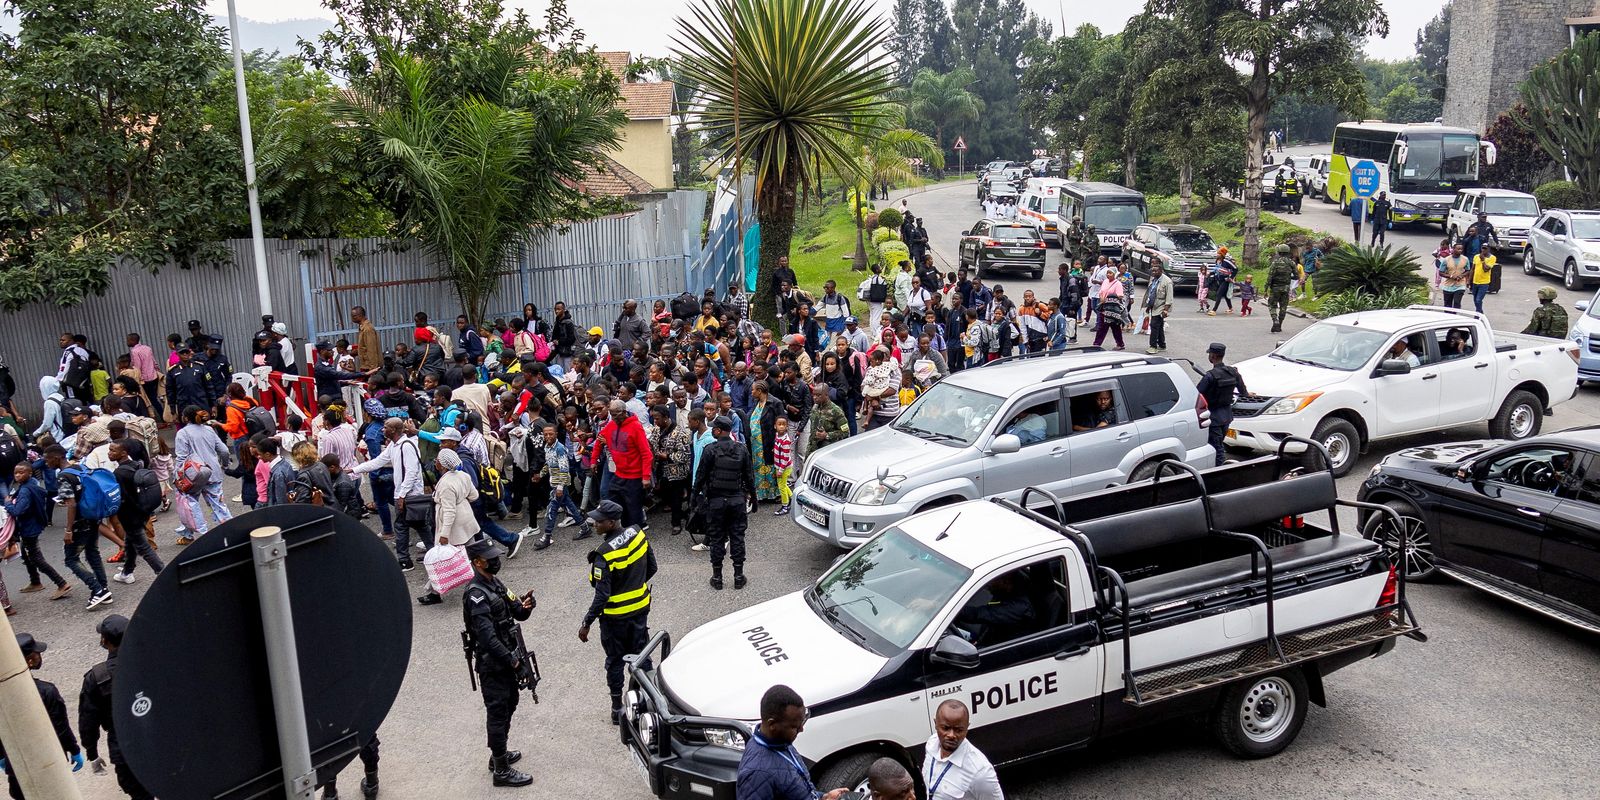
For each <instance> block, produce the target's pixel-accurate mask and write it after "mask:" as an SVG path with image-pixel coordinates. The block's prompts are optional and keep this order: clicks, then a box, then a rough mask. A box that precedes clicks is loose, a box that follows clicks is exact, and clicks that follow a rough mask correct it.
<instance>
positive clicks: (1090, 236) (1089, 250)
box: [1078, 225, 1100, 266]
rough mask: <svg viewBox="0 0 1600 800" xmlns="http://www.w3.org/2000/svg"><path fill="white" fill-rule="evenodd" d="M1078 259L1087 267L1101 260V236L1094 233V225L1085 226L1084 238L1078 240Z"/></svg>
mask: <svg viewBox="0 0 1600 800" xmlns="http://www.w3.org/2000/svg"><path fill="white" fill-rule="evenodd" d="M1078 258H1079V259H1080V260H1082V261H1083V263H1084V265H1085V266H1087V265H1089V264H1093V263H1095V262H1096V261H1099V260H1100V236H1099V234H1097V233H1095V232H1094V226H1093V225H1085V226H1083V236H1082V238H1080V239H1079V240H1078Z"/></svg>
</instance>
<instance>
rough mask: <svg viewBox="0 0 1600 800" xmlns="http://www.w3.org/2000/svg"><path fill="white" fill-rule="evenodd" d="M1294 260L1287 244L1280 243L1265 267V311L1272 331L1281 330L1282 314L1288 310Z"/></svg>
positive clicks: (1293, 273)
mask: <svg viewBox="0 0 1600 800" xmlns="http://www.w3.org/2000/svg"><path fill="white" fill-rule="evenodd" d="M1294 275H1295V270H1294V262H1293V261H1292V260H1290V258H1289V245H1286V244H1280V245H1278V249H1277V250H1276V251H1275V253H1274V254H1273V256H1272V263H1271V264H1270V265H1269V266H1268V267H1267V313H1268V314H1270V315H1271V316H1272V332H1273V333H1278V332H1280V331H1282V330H1283V316H1284V314H1285V313H1287V312H1288V310H1289V284H1290V283H1291V282H1292V281H1293V280H1294Z"/></svg>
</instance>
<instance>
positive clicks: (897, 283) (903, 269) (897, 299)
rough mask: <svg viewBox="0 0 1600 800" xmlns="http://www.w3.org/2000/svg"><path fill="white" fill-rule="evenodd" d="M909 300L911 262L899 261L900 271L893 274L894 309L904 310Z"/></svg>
mask: <svg viewBox="0 0 1600 800" xmlns="http://www.w3.org/2000/svg"><path fill="white" fill-rule="evenodd" d="M910 298H911V262H910V261H909V260H907V259H901V260H900V271H899V272H896V273H895V274H894V307H895V308H905V307H906V303H907V302H908V301H909V300H910Z"/></svg>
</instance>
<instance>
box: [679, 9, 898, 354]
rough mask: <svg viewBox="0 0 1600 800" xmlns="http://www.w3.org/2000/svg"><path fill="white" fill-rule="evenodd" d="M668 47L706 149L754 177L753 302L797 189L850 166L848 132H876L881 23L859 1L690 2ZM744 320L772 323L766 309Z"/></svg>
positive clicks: (882, 83)
mask: <svg viewBox="0 0 1600 800" xmlns="http://www.w3.org/2000/svg"><path fill="white" fill-rule="evenodd" d="M675 40H676V48H677V57H678V59H679V60H680V61H681V62H682V65H683V71H684V72H685V73H686V74H688V75H690V76H691V77H693V78H694V80H695V82H696V83H698V84H699V86H700V90H701V91H700V101H701V108H702V111H701V113H700V124H701V127H702V129H703V130H704V131H705V133H706V135H707V137H708V139H709V140H710V144H711V146H712V147H713V148H714V149H715V150H716V151H717V152H718V153H719V154H720V155H721V156H722V159H723V161H724V162H737V163H739V164H741V165H742V168H744V169H749V170H751V171H752V172H753V173H754V174H755V180H756V218H757V219H758V220H759V221H760V224H761V260H760V268H759V270H758V272H757V279H756V287H755V296H756V297H758V298H762V299H763V300H765V299H766V298H770V297H772V296H773V294H774V292H773V286H772V270H773V268H774V267H776V266H777V263H778V258H779V257H780V256H787V255H788V254H789V246H790V243H791V240H792V239H793V238H794V218H795V212H796V210H797V209H798V206H799V202H800V200H801V197H802V193H804V192H806V191H808V190H809V189H810V188H811V187H812V186H813V185H814V184H816V183H817V182H818V181H819V180H820V179H821V177H822V175H823V174H824V171H827V170H831V171H833V172H836V173H840V174H850V173H851V172H852V171H853V170H854V169H855V167H854V166H853V165H854V161H855V158H856V154H854V153H852V152H851V151H850V148H849V147H848V146H847V145H846V144H845V142H846V141H848V137H849V136H852V135H857V136H863V137H870V136H872V135H875V134H876V133H878V132H879V131H880V130H881V128H879V129H874V127H875V126H880V125H882V124H883V116H882V114H881V113H878V112H881V111H882V109H883V108H884V106H885V105H886V104H887V100H885V95H887V94H888V93H889V91H890V90H891V89H893V88H894V78H893V75H892V73H891V71H890V64H889V56H888V54H887V51H886V50H885V48H886V46H887V43H888V28H887V25H886V24H885V22H884V20H883V19H882V18H881V17H879V16H877V15H876V14H875V13H874V12H873V11H872V8H871V5H870V3H868V2H867V1H866V0H701V2H699V3H697V4H696V5H694V6H692V7H691V9H690V15H689V17H687V18H680V19H679V31H678V35H677V36H676V37H675ZM736 98H737V99H736ZM736 117H737V127H738V130H737V132H736V131H735V125H736ZM756 313H757V314H759V315H760V316H761V317H762V318H763V319H764V321H765V322H767V323H768V324H769V326H771V325H775V324H776V319H775V317H774V316H773V314H774V313H775V310H774V309H773V307H772V306H771V305H770V304H768V303H766V302H762V303H760V304H758V305H757V307H756Z"/></svg>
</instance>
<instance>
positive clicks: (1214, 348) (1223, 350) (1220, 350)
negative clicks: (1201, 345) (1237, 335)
mask: <svg viewBox="0 0 1600 800" xmlns="http://www.w3.org/2000/svg"><path fill="white" fill-rule="evenodd" d="M1206 352H1207V353H1216V354H1217V355H1219V356H1225V355H1227V354H1228V346H1227V345H1225V344H1223V343H1222V342H1212V343H1211V344H1210V346H1208V347H1206Z"/></svg>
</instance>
